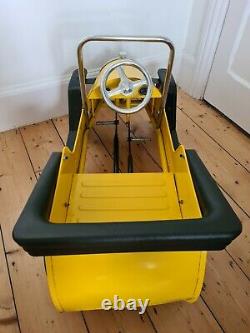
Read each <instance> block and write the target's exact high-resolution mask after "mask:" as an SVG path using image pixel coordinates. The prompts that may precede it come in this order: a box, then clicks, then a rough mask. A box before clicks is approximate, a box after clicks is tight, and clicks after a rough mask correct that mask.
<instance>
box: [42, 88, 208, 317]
mask: <svg viewBox="0 0 250 333" xmlns="http://www.w3.org/2000/svg"><path fill="white" fill-rule="evenodd" d="M155 89H156V88H155ZM97 91H98V85H94V87H93V88H92V89H91V90H90V92H89V103H91V101H92V99H91V98H90V96H91V94H92V97H93V94H94V95H95V93H96V92H97ZM157 94H160V93H159V91H157V92H156V94H155V98H157ZM147 111H148V113H149V114H150V108H149V109H148V110H147ZM95 112H98V108H95ZM93 123H94V118H93V120H92V122H90V124H89V125H88V128H87V127H86V126H85V115H84V113H83V112H82V116H81V119H80V124H79V128H78V133H77V138H76V141H75V145H74V148H73V150H72V151H70V149H69V148H67V147H64V149H63V152H62V160H61V165H60V169H59V174H58V180H57V186H56V190H55V194H54V200H53V205H52V209H51V214H50V221H51V222H52V223H59V222H62V221H65V223H71V222H79V223H81V222H88V223H92V222H99V223H102V222H118V221H119V222H129V221H138V223H140V221H148V223H154V222H150V221H154V220H171V219H179V220H180V223H185V219H187V218H199V217H200V216H201V212H200V208H199V204H198V201H197V197H196V193H195V190H194V187H193V183H192V178H191V175H190V171H189V167H188V163H187V158H186V154H185V150H184V147H183V146H182V145H180V146H179V147H178V149H177V150H175V149H174V147H173V144H172V140H171V135H170V131H169V127H168V122H167V119H166V116H165V114H164V117H163V119H162V121H161V127H160V128H158V129H155V130H156V134H157V138H158V148H159V152H160V156H161V163H162V170H163V171H162V172H160V173H133V174H127V173H124V174H113V173H107V174H87V173H84V164H85V157H86V146H87V140H88V131H89V126H90V127H91V126H93ZM66 203H67V204H66ZM197 223H199V222H198V221H197ZM156 242H157V240H156ZM45 262H46V270H47V278H48V284H49V290H50V294H51V298H52V301H53V303H54V305H55V306H56V308H57V309H58V310H59V311H80V310H90V309H99V308H100V307H101V302H102V300H103V299H105V298H109V299H113V298H114V295H118V296H119V297H120V298H122V299H123V300H125V301H126V300H128V299H131V298H134V299H139V298H140V299H142V300H145V299H147V298H148V299H149V300H150V303H149V304H150V305H153V304H162V303H168V302H174V301H179V300H185V301H188V302H194V301H195V300H196V299H197V298H198V296H199V294H200V291H201V287H202V283H203V278H204V273H205V265H206V252H204V251H202V252H201V251H195V252H184V251H183V252H138V253H114V254H113V253H111V254H109V253H108V254H88V255H70V256H54V257H46V258H45Z"/></svg>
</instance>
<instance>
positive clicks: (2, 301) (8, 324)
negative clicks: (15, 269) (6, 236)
mask: <svg viewBox="0 0 250 333" xmlns="http://www.w3.org/2000/svg"><path fill="white" fill-rule="evenodd" d="M0 233H1V234H0V333H4V332H5V333H18V332H20V330H19V325H18V319H17V313H16V308H15V303H14V297H13V293H12V288H11V282H10V278H9V272H8V266H7V261H6V255H5V252H4V245H3V237H2V232H0Z"/></svg>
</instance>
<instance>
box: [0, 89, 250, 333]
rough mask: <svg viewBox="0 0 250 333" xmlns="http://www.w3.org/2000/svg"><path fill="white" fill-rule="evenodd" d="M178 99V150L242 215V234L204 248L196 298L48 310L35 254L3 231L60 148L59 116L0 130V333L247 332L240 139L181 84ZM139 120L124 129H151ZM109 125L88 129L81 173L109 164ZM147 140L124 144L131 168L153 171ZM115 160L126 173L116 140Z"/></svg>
mask: <svg viewBox="0 0 250 333" xmlns="http://www.w3.org/2000/svg"><path fill="white" fill-rule="evenodd" d="M178 106H179V108H180V109H181V110H182V111H181V110H179V112H178V135H179V138H180V141H181V142H182V143H184V145H185V146H186V148H192V149H196V150H197V151H198V153H199V155H200V157H201V158H202V160H203V161H204V162H205V164H206V166H207V167H208V169H209V171H210V172H211V174H212V175H213V177H214V178H215V180H216V181H217V183H218V184H219V185H220V186H221V188H222V190H223V191H225V192H224V195H225V196H226V198H227V200H228V201H229V203H230V204H231V206H232V207H233V209H234V210H235V212H236V214H237V215H238V216H239V218H240V219H241V221H242V223H243V233H242V235H241V236H240V237H239V238H238V239H237V240H235V241H234V242H233V243H232V244H231V245H230V246H228V248H227V250H226V251H221V252H211V253H210V254H209V256H208V264H207V270H206V277H205V284H204V287H203V291H202V296H201V297H200V298H199V300H198V301H197V302H196V303H195V304H187V303H184V302H179V303H174V304H167V305H161V306H157V307H150V308H149V309H148V311H147V313H146V314H145V315H143V316H139V315H138V314H137V313H135V312H128V311H124V312H114V311H110V312H104V311H91V312H84V313H83V314H81V313H73V314H72V313H67V314H58V313H57V312H56V311H55V310H54V308H53V306H52V304H51V301H50V299H49V296H48V290H47V283H46V276H45V273H44V266H43V260H42V259H41V258H31V257H30V256H29V255H27V254H26V253H25V252H24V251H22V250H21V249H20V248H19V247H18V246H17V245H16V243H15V242H14V241H13V240H12V237H11V231H12V228H13V226H14V223H15V222H16V219H17V217H18V215H19V213H20V211H21V209H22V207H23V205H24V203H25V202H26V200H27V197H28V195H29V193H30V192H31V190H32V188H33V186H34V185H35V182H36V177H38V176H39V174H40V172H41V171H42V170H43V168H44V166H45V164H46V162H47V160H48V157H49V155H50V154H51V152H52V151H60V150H61V149H62V146H63V142H64V143H65V141H66V138H67V132H68V118H67V117H66V116H65V117H60V118H57V119H54V120H53V121H47V122H43V123H40V124H37V125H31V126H27V127H23V128H21V129H20V131H19V130H17V131H9V132H5V133H1V134H0V149H1V155H0V189H1V190H0V200H1V205H0V216H1V219H0V221H1V228H2V234H3V240H4V247H3V244H2V243H1V242H0V261H1V268H2V270H0V280H1V285H0V292H1V291H2V292H1V293H0V333H2V332H6V333H8V332H19V326H20V329H21V332H24V333H26V332H28V333H29V332H31V333H33V332H38V333H40V332H41V333H43V332H69V333H71V332H89V333H99V332H114V333H118V332H120V333H126V332H129V333H133V332H135V333H138V332H159V333H161V332H162V333H163V332H164V333H165V332H167V333H171V332H180V333H184V332H228V333H231V332H232V333H235V332H237V333H241V332H242V333H245V332H249V331H250V322H249V318H248V316H249V315H248V314H249V313H250V301H249V295H250V290H249V276H250V274H249V273H250V268H249V267H250V240H249V223H250V222H249V215H250V211H249V198H250V192H249V191H250V178H249V160H250V156H249V154H250V148H249V147H250V140H249V138H247V137H246V136H245V135H244V134H243V133H241V132H240V131H239V129H238V128H236V127H235V126H234V125H232V124H231V123H230V122H228V121H227V120H226V119H225V118H224V117H222V116H221V115H220V114H218V113H217V112H216V111H214V110H213V109H212V108H210V107H208V106H207V105H206V104H204V103H201V102H198V101H195V100H193V99H191V98H190V97H189V96H187V95H186V94H184V93H182V92H179V100H178ZM99 116H100V117H102V119H103V118H104V119H112V118H113V116H114V114H113V113H112V112H110V111H109V112H105V110H104V111H103V112H101V113H100V115H99ZM143 120H145V115H143V113H138V117H137V118H135V119H133V122H132V130H133V133H134V134H135V135H137V136H151V135H152V130H151V124H150V122H149V121H148V120H147V123H144V124H145V126H143V128H142V126H141V123H142V121H143ZM120 126H121V128H122V130H121V132H120V139H121V141H124V139H125V135H126V126H125V124H124V122H123V121H122V118H120ZM113 130H114V129H113V128H110V127H102V126H99V127H98V128H97V129H96V130H95V131H92V132H91V133H90V142H89V146H88V150H87V154H88V158H87V160H88V162H87V164H86V169H85V170H86V171H87V172H92V171H94V172H107V171H111V170H112V140H113ZM155 146H156V145H155V138H153V140H152V141H151V142H146V143H140V144H139V145H137V144H134V143H133V152H134V156H137V157H136V158H135V168H136V170H138V171H142V172H143V171H149V170H151V171H160V167H159V155H158V153H157V150H156V149H155ZM120 167H121V169H122V171H126V168H127V150H126V143H125V144H124V145H122V144H121V165H120ZM0 240H1V238H0ZM4 251H5V253H4ZM6 259H7V260H6ZM9 276H10V278H9ZM2 286H4V287H2ZM12 292H13V294H14V299H13V294H12ZM16 311H17V313H16ZM6 319H7V322H8V325H7V326H6V325H5V324H6ZM9 319H10V320H9ZM18 321H19V322H18ZM18 323H19V326H18ZM3 325H5V326H3Z"/></svg>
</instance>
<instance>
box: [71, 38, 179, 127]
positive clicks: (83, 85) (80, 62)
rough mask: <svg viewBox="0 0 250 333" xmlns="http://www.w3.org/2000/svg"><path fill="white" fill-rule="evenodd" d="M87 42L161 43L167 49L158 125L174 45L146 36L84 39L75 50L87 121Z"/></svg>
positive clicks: (170, 68)
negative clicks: (85, 69) (85, 67)
mask: <svg viewBox="0 0 250 333" xmlns="http://www.w3.org/2000/svg"><path fill="white" fill-rule="evenodd" d="M89 42H142V43H162V44H165V45H167V46H168V47H169V50H170V53H169V57H168V59H167V71H166V75H165V78H164V83H163V87H162V98H161V103H160V108H159V111H158V114H157V115H156V118H157V119H156V122H157V125H158V126H159V125H160V121H161V118H162V113H163V112H164V108H165V104H166V100H167V96H168V88H169V84H170V79H171V73H172V68H173V62H174V55H175V49H174V44H173V43H172V42H171V40H169V39H168V38H165V37H160V36H159V37H157V36H155V37H147V36H93V37H88V38H86V39H84V40H83V41H82V42H80V44H79V45H78V48H77V58H78V69H79V79H80V90H81V97H82V109H83V110H84V112H85V114H86V116H87V119H88V118H89V115H88V106H87V94H86V82H85V73H84V61H83V47H84V45H86V44H87V43H89Z"/></svg>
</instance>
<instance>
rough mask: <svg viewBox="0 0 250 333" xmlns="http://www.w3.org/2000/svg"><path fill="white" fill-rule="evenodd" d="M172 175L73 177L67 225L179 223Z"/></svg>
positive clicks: (95, 175) (177, 203) (141, 174)
mask: <svg viewBox="0 0 250 333" xmlns="http://www.w3.org/2000/svg"><path fill="white" fill-rule="evenodd" d="M179 218H181V212H180V207H179V201H178V197H177V192H176V188H175V182H174V176H173V174H172V173H138V174H136V173H133V174H132V173H131V174H125V173H124V174H76V175H74V177H73V182H72V189H71V194H70V201H69V208H68V213H67V218H66V221H67V222H76V221H81V222H83V221H84V222H106V221H107V222H110V221H145V220H149V221H150V220H151V221H152V220H164V219H179Z"/></svg>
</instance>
